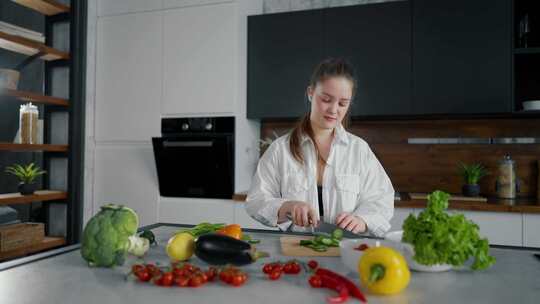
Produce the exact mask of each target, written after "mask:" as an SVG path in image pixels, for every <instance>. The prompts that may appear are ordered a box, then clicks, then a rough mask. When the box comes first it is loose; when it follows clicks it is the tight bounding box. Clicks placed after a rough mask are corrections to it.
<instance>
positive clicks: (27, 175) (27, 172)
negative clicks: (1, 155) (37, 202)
mask: <svg viewBox="0 0 540 304" xmlns="http://www.w3.org/2000/svg"><path fill="white" fill-rule="evenodd" d="M6 172H7V173H10V174H13V175H15V176H16V177H17V178H18V179H19V182H20V183H19V192H20V193H21V194H22V195H31V194H34V191H36V189H37V184H36V183H35V180H36V178H37V177H38V176H40V175H43V174H45V173H46V171H43V170H41V169H40V168H39V167H38V166H36V164H34V163H30V164H28V165H26V166H21V165H19V164H14V165H13V166H9V167H6Z"/></svg>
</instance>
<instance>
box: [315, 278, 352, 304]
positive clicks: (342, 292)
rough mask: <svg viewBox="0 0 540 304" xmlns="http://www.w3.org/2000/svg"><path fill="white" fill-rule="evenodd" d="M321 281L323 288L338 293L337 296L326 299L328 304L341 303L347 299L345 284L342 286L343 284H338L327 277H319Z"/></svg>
mask: <svg viewBox="0 0 540 304" xmlns="http://www.w3.org/2000/svg"><path fill="white" fill-rule="evenodd" d="M321 281H322V286H323V287H326V288H330V289H332V290H335V291H337V292H338V293H339V295H338V296H335V297H327V298H326V301H327V302H328V303H332V304H334V303H343V302H345V301H347V300H348V299H349V290H348V289H347V287H346V286H345V284H343V282H340V281H339V280H337V279H335V278H333V277H331V276H328V275H321Z"/></svg>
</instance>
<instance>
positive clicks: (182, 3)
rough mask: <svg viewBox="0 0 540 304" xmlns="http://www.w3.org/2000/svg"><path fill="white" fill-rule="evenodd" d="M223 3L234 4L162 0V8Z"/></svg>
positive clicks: (215, 0)
mask: <svg viewBox="0 0 540 304" xmlns="http://www.w3.org/2000/svg"><path fill="white" fill-rule="evenodd" d="M224 2H234V1H233V0H163V8H165V9H168V8H178V7H186V6H198V5H208V4H217V3H224Z"/></svg>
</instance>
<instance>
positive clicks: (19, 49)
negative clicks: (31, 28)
mask: <svg viewBox="0 0 540 304" xmlns="http://www.w3.org/2000/svg"><path fill="white" fill-rule="evenodd" d="M0 48H3V49H6V50H10V51H12V52H16V53H20V54H24V55H28V56H32V55H35V54H37V53H39V52H44V53H45V54H44V55H43V56H41V57H40V58H41V59H43V60H48V61H52V60H58V59H69V53H66V52H62V51H59V50H57V49H53V48H51V47H48V46H46V45H45V44H43V43H40V42H37V41H34V40H30V39H27V38H23V37H20V36H15V35H10V34H8V33H4V32H2V31H0Z"/></svg>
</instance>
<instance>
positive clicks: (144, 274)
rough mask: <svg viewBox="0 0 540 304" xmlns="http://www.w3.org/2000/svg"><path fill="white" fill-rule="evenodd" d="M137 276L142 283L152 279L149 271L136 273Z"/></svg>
mask: <svg viewBox="0 0 540 304" xmlns="http://www.w3.org/2000/svg"><path fill="white" fill-rule="evenodd" d="M135 276H136V277H137V278H138V279H139V281H141V282H148V281H150V279H151V278H152V276H151V275H150V273H149V272H148V270H146V269H144V268H143V269H142V270H139V271H138V272H136V273H135Z"/></svg>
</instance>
